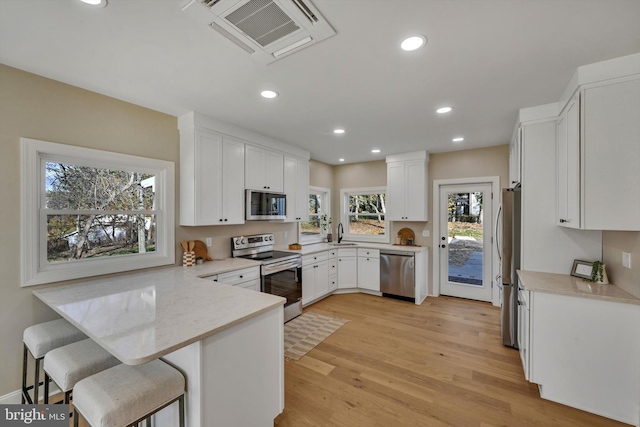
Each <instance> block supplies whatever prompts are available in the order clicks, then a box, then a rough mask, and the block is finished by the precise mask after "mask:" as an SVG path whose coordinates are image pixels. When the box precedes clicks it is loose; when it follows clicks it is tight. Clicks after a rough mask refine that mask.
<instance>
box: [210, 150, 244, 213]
mask: <svg viewBox="0 0 640 427" xmlns="http://www.w3.org/2000/svg"><path fill="white" fill-rule="evenodd" d="M244 147H245V145H244V143H242V142H241V141H236V140H234V139H231V138H229V137H225V138H224V140H223V145H222V158H223V165H222V170H223V171H224V177H223V179H222V182H223V189H222V210H223V213H224V215H223V222H224V223H225V224H244V179H243V178H244ZM205 185H206V184H205Z"/></svg>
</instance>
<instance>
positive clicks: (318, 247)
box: [276, 242, 427, 255]
mask: <svg viewBox="0 0 640 427" xmlns="http://www.w3.org/2000/svg"><path fill="white" fill-rule="evenodd" d="M344 248H370V249H385V250H394V251H400V252H422V251H425V250H427V247H426V246H396V245H391V244H389V243H365V242H358V243H356V244H355V245H344V246H333V245H330V244H329V243H314V244H311V245H304V246H302V249H298V250H294V249H289V247H288V246H278V247H276V249H277V250H279V251H285V252H293V253H297V254H301V255H309V254H315V253H317V252H323V251H328V250H331V249H344Z"/></svg>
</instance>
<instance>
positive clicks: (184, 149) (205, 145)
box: [180, 126, 245, 225]
mask: <svg viewBox="0 0 640 427" xmlns="http://www.w3.org/2000/svg"><path fill="white" fill-rule="evenodd" d="M244 150H245V145H244V143H243V142H241V141H238V140H236V139H234V138H231V137H227V136H222V135H219V134H217V133H215V132H211V131H208V130H205V129H201V128H197V127H193V126H190V127H186V128H182V129H181V130H180V225H227V224H244V180H243V177H244V152H245V151H244Z"/></svg>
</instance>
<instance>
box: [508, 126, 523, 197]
mask: <svg viewBox="0 0 640 427" xmlns="http://www.w3.org/2000/svg"><path fill="white" fill-rule="evenodd" d="M521 171H522V127H521V126H518V127H517V128H516V130H515V132H514V134H513V138H511V143H510V144H509V187H511V188H513V187H515V186H516V185H518V184H520V181H521V179H522V173H521Z"/></svg>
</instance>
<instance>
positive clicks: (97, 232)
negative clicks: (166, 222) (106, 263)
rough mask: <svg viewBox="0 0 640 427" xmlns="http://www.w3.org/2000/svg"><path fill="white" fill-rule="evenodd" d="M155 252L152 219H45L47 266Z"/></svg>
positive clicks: (147, 217) (138, 217)
mask: <svg viewBox="0 0 640 427" xmlns="http://www.w3.org/2000/svg"><path fill="white" fill-rule="evenodd" d="M155 250H156V216H155V215H47V260H48V261H49V262H61V261H70V260H74V259H84V258H96V257H104V256H113V255H126V254H139V253H144V252H154V251H155Z"/></svg>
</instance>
